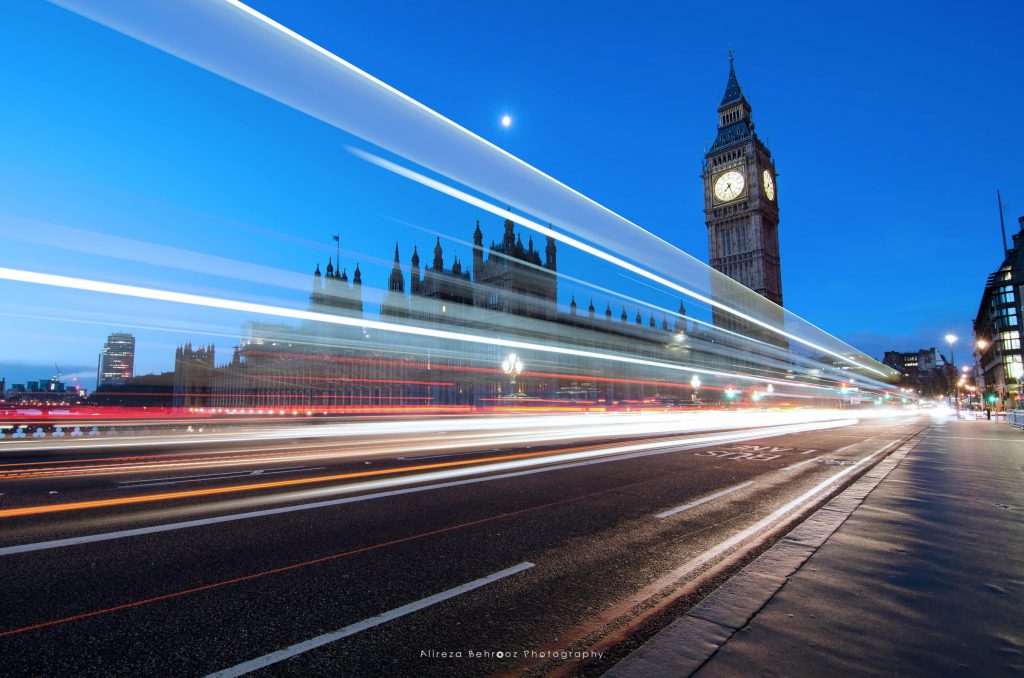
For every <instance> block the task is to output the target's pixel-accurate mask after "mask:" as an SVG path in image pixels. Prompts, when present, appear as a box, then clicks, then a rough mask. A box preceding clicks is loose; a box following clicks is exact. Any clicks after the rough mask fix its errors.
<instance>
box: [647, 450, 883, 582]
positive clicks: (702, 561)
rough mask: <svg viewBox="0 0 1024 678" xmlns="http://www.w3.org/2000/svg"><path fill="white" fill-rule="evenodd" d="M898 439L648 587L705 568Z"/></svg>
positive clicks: (671, 580)
mask: <svg viewBox="0 0 1024 678" xmlns="http://www.w3.org/2000/svg"><path fill="white" fill-rule="evenodd" d="M900 442H901V441H900V440H894V441H892V442H891V443H887V444H885V445H883V446H882V447H880V448H879V449H878V450H876V451H874V452H872V453H871V454H869V455H868V456H866V457H864V458H863V459H860V460H859V461H858V462H857V463H856V464H854V465H853V466H847V467H846V468H844V469H843V470H842V471H839V472H838V473H835V474H833V475H832V476H830V477H829V478H827V479H826V480H823V481H822V482H820V483H818V484H817V485H815V486H814V487H812V488H811V489H809V490H807V491H806V492H804V493H803V494H801V495H800V496H799V497H797V498H796V499H793V500H791V501H788V502H786V503H785V504H783V505H782V506H780V507H779V508H777V509H776V510H775V511H773V512H772V513H770V514H769V515H767V516H765V517H764V518H762V519H761V520H759V521H758V522H756V523H755V524H753V525H751V526H750V527H748V528H747V529H745V530H742V531H741V532H738V533H736V534H734V535H733V536H731V537H729V538H728V539H726V540H725V541H723V542H720V543H719V544H717V545H716V546H713V547H711V548H710V549H708V550H707V551H704V553H702V554H700V555H699V556H697V557H695V558H693V559H691V560H689V561H688V562H686V563H684V564H682V565H680V566H679V567H677V568H676V569H675V570H672V571H671V572H669V573H668V574H666V575H664V576H662V577H661V578H659V579H658V580H657V581H656V582H654V584H652V585H651V586H649V587H648V589H650V588H652V587H653V588H658V589H662V588H664V587H666V586H669V585H672V584H675V583H676V582H677V581H679V580H680V579H681V578H683V577H685V576H687V575H689V574H691V573H693V572H695V571H696V570H698V569H700V568H702V567H704V566H705V565H707V564H708V563H709V562H712V561H714V560H715V559H717V558H718V557H719V556H721V555H723V554H725V553H727V552H728V551H729V550H731V549H733V548H735V547H736V546H737V545H739V544H742V543H743V542H744V541H746V540H747V539H749V538H750V537H752V536H754V535H756V534H757V533H758V532H761V531H762V530H766V529H768V528H770V527H772V526H773V523H776V522H778V521H780V520H781V519H782V517H783V516H785V515H786V514H787V513H789V512H790V511H792V510H793V509H795V508H796V507H798V506H800V504H802V503H804V502H806V501H808V500H809V499H811V498H812V497H814V496H815V495H816V494H818V493H820V492H822V491H823V490H825V489H826V488H828V487H829V486H830V485H832V484H833V483H835V482H836V481H837V480H839V479H840V478H842V477H843V476H845V475H848V474H850V473H853V472H854V470H856V468H857V467H858V466H860V465H861V464H863V463H865V462H867V461H868V460H870V459H873V458H874V457H876V456H878V455H879V454H881V453H882V452H885V451H886V450H888V449H890V448H892V447H894V446H895V445H898V444H899V443H900Z"/></svg>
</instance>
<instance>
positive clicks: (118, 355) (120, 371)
mask: <svg viewBox="0 0 1024 678" xmlns="http://www.w3.org/2000/svg"><path fill="white" fill-rule="evenodd" d="M134 374H135V337H134V336H133V335H132V334H130V333H128V332H114V333H113V334H111V335H110V336H109V337H107V343H106V344H104V345H103V350H102V351H100V355H99V360H98V361H97V365H96V387H97V388H99V387H101V386H116V385H118V384H123V383H125V382H126V381H128V380H129V379H131V378H132V376H134Z"/></svg>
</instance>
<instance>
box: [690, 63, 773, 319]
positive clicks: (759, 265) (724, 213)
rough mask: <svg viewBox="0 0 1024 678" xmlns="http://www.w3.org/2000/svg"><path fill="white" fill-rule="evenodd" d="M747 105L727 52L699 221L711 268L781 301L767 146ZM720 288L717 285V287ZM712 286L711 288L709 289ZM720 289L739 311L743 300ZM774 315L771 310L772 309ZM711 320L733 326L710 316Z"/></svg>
mask: <svg viewBox="0 0 1024 678" xmlns="http://www.w3.org/2000/svg"><path fill="white" fill-rule="evenodd" d="M750 112H751V108H750V104H749V103H748V102H747V99H746V97H744V96H743V91H742V90H741V89H740V85H739V81H738V80H737V79H736V70H735V68H734V66H733V58H732V55H731V54H730V55H729V80H728V83H727V84H726V87H725V95H724V96H723V97H722V103H721V104H719V106H718V135H717V136H716V138H715V142H714V144H712V145H711V148H710V149H708V151H707V152H706V153H705V155H704V171H703V173H702V175H701V176H702V178H703V180H704V221H705V222H706V224H707V227H708V256H709V260H710V261H709V263H710V264H711V267H712V268H714V269H715V270H717V271H721V272H722V273H724V274H725V275H727V276H729V277H730V278H732V279H733V280H736V281H737V282H739V283H741V284H743V285H744V286H746V287H748V288H750V289H751V290H753V291H755V292H757V293H758V294H760V295H761V296H763V297H765V298H767V299H769V300H771V301H773V302H775V303H776V304H778V305H780V306H781V305H782V269H781V262H780V258H779V203H778V190H777V186H776V183H775V163H774V161H773V160H772V154H771V151H769V150H768V148H767V147H766V146H765V145H764V143H762V142H761V140H760V139H759V138H758V136H757V134H756V132H755V131H754V121H753V119H752V118H751V115H750ZM720 287H721V286H720ZM713 291H714V288H713ZM734 296H737V295H735V294H728V293H726V292H724V291H723V296H722V298H721V299H720V300H722V301H724V302H726V303H729V304H730V305H733V306H738V307H739V308H740V309H741V310H747V309H746V308H745V307H749V306H751V304H750V302H749V301H748V302H747V303H746V304H744V303H743V300H742V299H733V298H731V297H734ZM772 315H775V314H772ZM715 324H716V325H726V326H737V327H740V328H741V326H742V325H743V323H739V322H737V321H736V320H735V319H733V320H729V321H725V320H724V319H722V318H716V323H715Z"/></svg>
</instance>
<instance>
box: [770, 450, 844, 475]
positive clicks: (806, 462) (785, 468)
mask: <svg viewBox="0 0 1024 678" xmlns="http://www.w3.org/2000/svg"><path fill="white" fill-rule="evenodd" d="M837 451H838V450H837ZM819 459H824V457H815V458H814V459H805V460H804V461H801V462H797V463H796V464H790V465H789V466H786V467H784V468H783V469H782V470H783V471H792V470H793V469H798V468H800V467H801V466H803V465H804V464H813V463H814V462H816V461H818V460H819Z"/></svg>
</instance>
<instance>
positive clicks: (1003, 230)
mask: <svg viewBox="0 0 1024 678" xmlns="http://www.w3.org/2000/svg"><path fill="white" fill-rule="evenodd" d="M996 202H998V203H999V232H1000V233H1002V234H1003V254H1004V255H1005V254H1009V253H1010V249H1009V248H1008V247H1007V246H1006V224H1004V223H1003V197H1002V196H1001V195H999V189H998V188H997V189H996Z"/></svg>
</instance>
